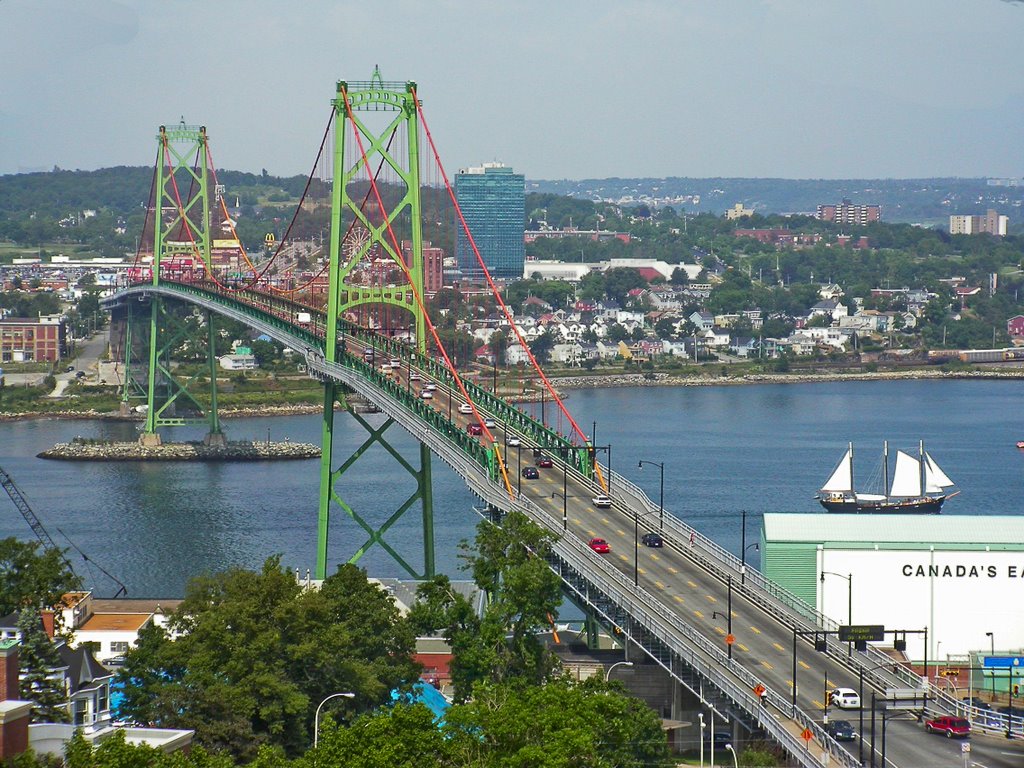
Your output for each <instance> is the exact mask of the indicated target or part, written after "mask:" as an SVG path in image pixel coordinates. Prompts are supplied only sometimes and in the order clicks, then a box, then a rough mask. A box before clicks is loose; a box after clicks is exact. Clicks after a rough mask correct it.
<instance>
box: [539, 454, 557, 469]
mask: <svg viewBox="0 0 1024 768" xmlns="http://www.w3.org/2000/svg"><path fill="white" fill-rule="evenodd" d="M536 463H537V466H538V467H540V468H541V469H550V468H551V467H553V466H554V463H553V462H552V461H551V459H549V458H548V457H547V456H541V457H539V458H538V459H537V462H536Z"/></svg>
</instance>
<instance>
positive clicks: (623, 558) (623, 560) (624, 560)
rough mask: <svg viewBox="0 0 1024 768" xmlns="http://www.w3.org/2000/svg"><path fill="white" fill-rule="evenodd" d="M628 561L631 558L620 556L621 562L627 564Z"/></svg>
mask: <svg viewBox="0 0 1024 768" xmlns="http://www.w3.org/2000/svg"><path fill="white" fill-rule="evenodd" d="M628 559H629V558H627V557H626V556H625V555H619V560H621V561H622V562H624V563H625V562H626V561H627V560H628Z"/></svg>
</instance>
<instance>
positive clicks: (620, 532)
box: [605, 521, 626, 538]
mask: <svg viewBox="0 0 1024 768" xmlns="http://www.w3.org/2000/svg"><path fill="white" fill-rule="evenodd" d="M605 522H607V521H605ZM615 532H616V533H617V534H619V536H622V537H623V538H625V536H626V532H625V531H624V530H622V529H621V528H616V529H615Z"/></svg>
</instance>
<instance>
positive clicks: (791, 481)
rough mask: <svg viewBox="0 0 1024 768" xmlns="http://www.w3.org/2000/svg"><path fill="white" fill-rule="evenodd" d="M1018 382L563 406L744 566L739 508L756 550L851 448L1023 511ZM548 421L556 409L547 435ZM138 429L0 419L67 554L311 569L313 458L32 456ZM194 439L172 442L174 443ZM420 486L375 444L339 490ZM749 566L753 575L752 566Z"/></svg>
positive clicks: (7, 462) (387, 505) (806, 503)
mask: <svg viewBox="0 0 1024 768" xmlns="http://www.w3.org/2000/svg"><path fill="white" fill-rule="evenodd" d="M1021 387H1022V384H1020V383H1018V382H1016V381H879V382H849V383H811V384H784V385H756V386H735V387H680V388H643V389H633V388H622V389H595V390H583V391H574V392H572V393H571V397H570V398H569V400H568V401H567V402H568V405H569V407H570V410H571V411H572V413H573V415H574V417H575V418H576V419H577V421H578V423H579V424H580V425H581V426H582V427H583V429H585V430H587V431H590V430H592V429H593V423H594V422H595V421H596V422H597V431H596V443H597V444H598V445H608V444H611V446H612V451H611V454H612V455H611V460H612V466H613V468H614V469H615V470H616V471H617V472H620V473H622V474H624V475H626V476H627V477H629V478H630V479H632V480H633V481H634V482H637V483H638V484H639V485H641V486H642V487H644V488H645V489H646V490H647V492H648V494H649V495H650V497H651V498H652V499H653V500H654V501H655V502H657V501H658V494H659V479H660V478H659V470H658V467H656V466H652V465H650V464H647V465H645V466H644V468H643V469H642V470H640V469H638V467H637V464H638V462H639V461H640V460H644V461H647V462H664V464H665V506H666V508H667V509H668V510H669V511H670V512H671V513H673V514H676V515H677V516H680V517H682V518H684V519H686V520H687V521H688V522H690V523H691V524H693V525H695V526H696V527H697V528H698V529H700V530H702V531H704V532H705V533H707V534H708V535H710V536H712V537H713V538H715V539H716V540H717V541H718V542H719V543H720V544H722V545H723V546H724V547H726V548H727V549H730V550H732V551H733V552H736V553H737V554H738V553H739V549H740V538H741V535H740V520H741V510H746V511H747V513H748V515H747V527H748V529H747V542H748V543H752V542H754V541H756V536H757V532H758V531H759V529H760V516H761V514H762V513H764V512H769V511H773V512H808V513H812V512H820V511H821V509H820V507H819V506H818V504H817V502H816V501H815V500H814V498H813V496H814V493H815V492H816V491H817V489H818V488H819V487H820V485H821V484H822V482H823V481H824V480H825V478H826V477H827V476H828V474H829V473H830V472H831V470H832V468H833V467H834V465H835V463H836V462H837V461H838V460H839V458H840V456H841V455H842V453H843V451H844V450H845V447H846V444H847V442H850V441H853V442H854V444H855V449H856V451H857V471H858V473H859V475H860V476H861V477H863V478H865V480H867V478H868V476H869V475H870V474H871V472H872V470H874V469H875V467H876V465H877V464H878V461H879V457H880V454H881V447H882V441H883V440H889V442H890V446H891V449H892V450H894V449H896V448H900V449H903V450H908V451H916V446H917V441H918V440H924V441H925V446H926V448H927V449H928V451H929V453H931V454H932V455H933V456H934V457H935V459H936V460H937V461H938V462H939V463H940V464H941V466H942V467H943V469H944V470H945V471H946V472H947V473H948V474H949V475H950V476H951V477H952V478H953V480H955V481H956V483H957V486H958V488H959V489H960V490H961V494H960V495H959V496H957V497H956V498H954V499H952V500H950V501H948V502H947V504H946V507H945V511H944V512H943V514H946V515H1005V514H1019V513H1020V503H1019V500H1020V499H1021V497H1022V491H1024V475H1022V471H1024V452H1022V451H1021V450H1019V449H1018V448H1016V445H1015V444H1016V441H1017V440H1019V439H1024V423H1022V421H1024V419H1022V417H1021V416H1019V415H1018V404H1019V398H1020V395H1021V391H1020V390H1021ZM528 407H530V406H528ZM533 407H534V408H536V406H533ZM552 410H553V409H551V408H550V405H549V406H548V411H547V415H548V419H549V422H550V421H551V415H552ZM538 415H539V414H538ZM370 418H371V419H373V418H376V417H370ZM556 426H557V424H556ZM563 426H564V425H563ZM136 429H137V426H136V425H135V424H128V423H112V422H98V421H59V420H36V421H24V422H13V423H0V466H2V467H3V468H4V469H6V470H7V471H8V472H9V473H10V474H11V475H12V476H13V477H14V479H15V482H16V483H17V484H18V486H19V487H20V488H21V490H22V492H23V493H24V494H25V495H26V496H27V498H28V500H29V503H30V504H31V506H32V507H33V509H34V510H35V512H36V514H37V515H38V516H39V517H40V519H41V520H42V522H43V524H44V526H45V527H46V528H47V529H48V530H49V531H50V534H51V536H53V538H54V539H55V540H56V541H57V543H58V544H59V545H61V546H65V547H66V546H70V545H69V540H70V541H72V542H74V544H75V545H76V546H77V547H78V548H80V549H81V551H82V552H84V553H86V555H88V557H89V559H90V560H92V561H94V562H95V563H98V564H100V565H101V566H103V567H104V568H105V569H107V570H108V571H110V572H111V573H112V574H114V575H115V576H117V577H118V578H119V579H120V580H121V581H123V582H124V583H125V584H126V585H127V586H128V589H129V591H130V594H131V595H132V596H138V597H142V596H159V597H172V596H177V595H180V594H181V593H182V591H183V589H184V585H185V582H186V581H187V579H188V577H189V576H192V575H195V574H198V573H201V572H204V571H213V570H219V569H222V568H224V567H227V566H232V565H237V566H244V567H250V568H255V567H258V566H259V565H260V564H261V563H262V562H263V560H264V559H265V558H266V557H267V556H269V555H271V554H280V555H281V557H282V562H283V563H284V564H285V565H287V566H289V567H294V568H298V569H299V570H300V571H301V572H303V573H304V572H305V570H306V568H311V567H313V564H314V560H315V540H316V508H317V496H318V488H317V484H318V481H319V461H318V460H309V461H298V462H276V463H271V462H264V463H253V464H135V463H110V464H94V463H66V462H51V461H44V460H42V459H37V458H35V455H36V454H37V453H38V452H39V451H41V450H43V449H45V448H48V447H50V446H52V445H53V444H54V443H56V442H60V441H64V440H68V439H71V438H73V437H75V436H76V435H81V436H83V437H97V438H114V439H133V438H134V435H135V434H136ZM226 429H227V431H228V433H229V436H230V438H231V439H233V440H240V439H256V440H265V439H267V437H268V434H269V436H270V439H271V440H284V439H286V438H288V439H291V440H301V441H309V442H318V441H319V435H320V420H319V417H317V416H292V417H277V418H249V419H239V420H230V421H227V422H226ZM199 434H200V433H199V432H198V431H191V432H190V431H188V430H177V431H175V432H173V433H172V439H194V438H196V437H198V436H199ZM337 434H338V436H339V438H340V439H338V440H337V442H338V443H339V445H338V446H337V448H336V452H337V453H336V455H337V456H338V457H347V456H348V455H350V454H351V453H352V451H353V450H355V449H356V448H357V447H358V446H359V445H360V444H361V443H362V442H363V440H364V439H365V433H364V432H362V430H361V429H356V428H355V425H352V427H351V428H349V425H348V423H347V422H344V427H343V428H342V429H340V430H337ZM387 435H388V437H389V439H390V440H391V441H392V443H393V444H395V445H397V446H398V447H399V448H400V449H402V450H403V451H404V452H405V453H406V455H409V456H416V455H417V454H416V452H415V445H414V443H413V442H412V440H411V439H409V438H408V437H406V436H405V434H404V433H403V432H402V431H401V429H400V428H399V427H397V426H394V427H392V428H391V429H390V430H389V431H388V433H387ZM601 455H602V457H603V458H602V460H603V461H604V460H606V454H605V453H604V452H602V454H601ZM433 468H434V473H433V474H434V496H435V537H436V550H437V565H438V570H441V571H444V572H446V573H449V574H451V575H453V576H457V575H459V570H458V566H459V559H458V549H457V545H458V542H459V541H460V540H462V539H466V538H471V537H472V535H473V530H474V527H475V525H476V523H477V521H478V519H479V518H478V517H477V515H476V514H475V513H474V512H473V510H472V506H473V503H474V499H473V497H472V495H471V494H470V493H469V492H468V491H467V490H466V489H465V487H464V486H463V484H462V482H461V480H460V479H459V478H458V477H456V476H455V475H454V474H452V473H451V472H450V471H449V470H448V469H447V467H445V466H444V465H443V464H442V463H441V462H440V461H435V462H434V466H433ZM413 488H414V484H413V481H412V478H411V477H409V476H408V475H406V473H405V471H404V470H402V469H401V468H400V467H398V465H397V464H395V463H394V461H393V460H392V459H391V458H390V456H388V455H387V454H386V453H385V452H384V451H383V450H382V449H381V448H380V447H379V446H375V447H373V448H371V449H370V450H368V451H367V452H366V454H364V456H363V457H362V458H361V459H360V460H359V462H357V463H356V465H355V466H354V468H353V469H352V470H350V472H348V473H346V475H344V476H343V477H342V478H341V480H339V482H338V485H337V492H338V493H339V495H340V496H341V497H342V498H344V499H345V500H346V501H347V502H348V503H349V504H350V505H351V506H352V507H353V508H354V509H355V510H356V511H358V512H359V513H360V514H361V515H363V516H364V517H365V518H366V519H367V520H368V521H369V522H371V524H372V525H374V526H379V525H380V524H382V523H383V521H384V520H385V519H386V518H387V517H388V516H389V515H390V513H391V511H393V510H394V509H396V508H398V507H399V506H400V505H401V503H402V502H403V501H404V500H405V499H406V498H407V496H408V495H409V494H410V493H411V492H412V490H413ZM965 523H966V521H965ZM6 536H18V537H20V538H25V539H28V538H31V531H30V530H29V528H28V525H27V524H26V523H25V521H24V520H23V519H22V517H21V515H20V514H19V513H18V511H17V510H16V509H15V507H14V505H13V504H11V503H10V502H9V500H8V499H7V498H6V496H5V495H4V496H0V538H2V537H6ZM420 537H421V524H420V521H419V518H418V516H417V515H416V514H415V513H412V512H410V513H409V514H407V516H406V517H405V518H404V519H403V520H401V521H399V522H398V523H397V524H396V525H395V526H394V527H393V528H392V529H391V531H390V532H389V533H388V534H387V536H386V538H387V540H388V541H389V542H390V543H391V544H392V545H393V546H394V547H395V548H396V549H398V550H399V551H400V552H402V553H403V554H405V555H406V556H407V557H408V558H409V559H410V561H411V562H412V563H413V564H414V565H416V566H417V567H418V566H419V564H420V562H419V553H420V551H421V545H420V544H419V541H420ZM366 538H367V535H366V533H365V532H364V531H363V530H362V529H360V528H359V527H358V526H357V525H356V524H355V523H354V522H353V521H351V520H350V519H349V518H348V517H347V516H345V515H343V513H341V511H340V510H339V509H337V508H335V512H334V517H333V520H332V529H331V550H330V559H331V562H332V564H336V563H338V562H342V561H344V560H346V559H347V558H348V557H349V556H350V555H351V553H352V552H354V551H355V550H356V549H357V548H358V547H359V546H360V545H362V544H363V543H364V542H365V541H366ZM750 555H751V557H750V558H749V559H750V560H751V561H752V562H753V563H756V562H757V555H756V553H754V552H751V553H750ZM72 562H73V563H74V564H75V565H76V568H79V570H80V571H81V572H82V573H83V575H84V576H85V578H86V580H87V582H88V583H89V585H90V586H92V587H94V588H95V589H96V591H97V593H98V594H101V595H103V594H112V593H113V591H114V589H115V588H114V586H113V585H112V584H111V582H109V581H107V580H106V579H105V578H104V577H103V576H102V575H101V574H99V573H98V572H97V571H95V569H92V568H90V566H89V564H88V563H86V562H85V561H84V560H83V558H82V557H81V556H80V555H78V554H77V553H75V552H74V550H72ZM361 564H362V565H363V566H364V567H366V568H367V569H368V571H369V572H370V573H371V575H375V576H405V575H406V574H405V573H404V571H403V570H402V569H401V568H400V567H399V566H398V565H397V564H395V563H394V562H393V561H392V560H391V559H390V557H389V556H388V555H387V554H386V553H384V552H383V551H382V550H381V549H380V548H377V547H375V548H373V549H372V550H371V551H370V553H369V554H368V555H367V556H365V557H364V558H363V559H362V561H361ZM332 567H333V565H332Z"/></svg>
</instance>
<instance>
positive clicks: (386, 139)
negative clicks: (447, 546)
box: [316, 69, 434, 579]
mask: <svg viewBox="0 0 1024 768" xmlns="http://www.w3.org/2000/svg"><path fill="white" fill-rule="evenodd" d="M415 90H416V84H415V83H412V82H406V83H396V82H385V81H383V80H382V79H381V76H380V72H379V70H377V69H374V73H373V77H372V78H371V80H370V81H369V82H339V83H338V84H337V89H336V93H335V98H334V99H333V101H332V104H333V107H334V127H335V130H334V153H333V158H334V165H333V169H334V180H333V189H332V201H331V240H330V262H329V267H328V269H329V275H330V280H329V294H328V302H327V328H326V334H325V340H324V355H325V357H326V358H327V360H328V361H329V362H334V361H335V360H336V359H337V357H338V355H339V354H340V353H341V350H340V349H339V342H340V339H339V333H338V322H339V320H341V319H342V318H343V317H345V316H346V315H349V316H352V317H355V318H356V319H357V321H359V322H362V323H364V324H366V323H369V324H373V325H375V326H376V327H377V328H380V329H383V330H385V332H391V333H394V329H395V328H402V329H403V331H404V332H405V333H406V334H407V341H409V343H410V344H414V349H415V351H416V352H418V353H420V354H423V353H424V352H425V351H426V343H425V334H426V319H425V317H424V315H423V312H422V311H421V308H420V303H419V302H418V301H417V300H416V296H419V297H420V298H421V299H422V296H423V235H422V221H421V208H420V178H419V144H418V139H419V120H418V115H417V109H416V106H417V105H416V101H415V99H416V94H415ZM396 137H398V141H395V139H396ZM346 142H350V143H349V144H348V145H347V149H348V156H349V157H348V159H346ZM395 145H397V146H398V147H399V148H398V149H393V147H394V146H395ZM381 170H383V171H384V172H385V175H386V178H387V179H388V182H387V191H386V196H387V201H386V203H385V202H384V200H383V198H381V197H380V195H381V192H380V191H379V189H377V187H376V186H371V179H375V178H376V176H377V175H378V174H379V173H380V171H381ZM385 205H386V206H387V207H386V210H385ZM396 231H398V232H401V238H402V239H401V240H398V237H399V236H398V235H396V234H395V233H396ZM382 263H383V264H389V263H390V264H392V265H393V266H394V269H392V270H390V276H389V277H387V278H385V279H382V280H366V279H365V275H366V274H367V270H370V271H371V272H374V271H375V273H376V274H378V275H379V274H380V273H381V270H380V265H381V264H382ZM414 291H415V295H414ZM393 318H402V319H403V320H404V322H402V321H398V322H396V321H395V320H394V319H393ZM388 325H390V326H391V328H390V329H389V328H388V327H387V326H388ZM340 395H341V392H340V388H339V387H338V386H337V385H335V384H332V383H330V382H328V383H326V384H325V385H324V407H323V428H322V432H323V436H322V442H321V448H322V451H323V453H322V458H321V465H320V503H319V511H318V520H317V564H316V576H317V578H320V579H322V578H325V577H326V575H327V539H328V535H327V534H328V528H329V524H330V514H331V510H332V507H333V506H334V505H337V506H338V507H340V508H341V509H342V510H343V511H344V512H345V514H347V515H348V516H349V517H350V518H351V519H352V520H354V521H355V522H356V523H357V524H358V525H359V527H360V528H362V529H363V531H364V532H365V534H366V537H367V538H366V540H365V542H364V543H363V544H362V545H361V546H360V547H359V548H358V549H357V550H356V552H355V553H354V554H353V555H352V556H351V558H350V560H349V562H357V561H358V560H359V559H360V558H361V557H362V556H363V555H364V554H365V553H366V552H367V550H368V549H369V548H370V547H372V546H373V545H374V544H377V545H379V546H381V547H383V548H384V549H385V550H386V551H387V552H388V553H389V554H390V555H391V557H392V558H394V559H395V561H396V562H398V563H399V564H400V565H401V566H402V567H403V568H404V569H405V570H406V571H407V572H408V573H409V574H410V575H411V576H413V577H414V578H426V577H430V576H433V575H434V533H433V527H434V519H433V515H434V510H433V492H432V488H431V470H430V450H429V449H428V448H427V446H425V445H423V444H422V443H421V444H420V446H419V462H418V463H419V466H418V468H417V467H415V466H414V465H413V464H412V463H410V461H408V460H407V459H406V458H405V457H403V456H402V455H401V454H400V453H399V451H398V450H397V449H396V448H395V447H394V446H392V445H391V444H390V443H389V442H388V441H387V439H386V437H385V432H386V431H387V430H388V428H389V427H391V426H392V424H393V423H394V422H393V421H392V420H391V419H387V420H386V421H385V422H384V423H383V424H382V425H381V426H380V427H374V426H373V425H372V424H370V423H369V422H368V421H367V420H366V419H364V418H363V417H362V416H361V415H360V414H359V413H357V412H356V410H355V409H354V408H353V406H352V403H351V402H350V401H349V400H347V399H343V400H341V402H343V403H344V405H345V407H346V408H347V410H348V413H349V415H350V416H351V417H352V419H353V420H354V421H355V422H356V423H357V424H359V425H361V426H362V427H363V429H365V430H366V433H367V438H366V440H365V441H364V442H363V443H362V445H360V446H359V448H357V449H356V451H355V452H354V453H353V454H352V455H351V456H350V457H349V458H348V459H347V460H345V461H344V462H342V463H341V465H340V466H337V467H336V466H335V464H334V460H333V453H334V452H333V447H334V430H335V415H334V405H335V403H336V402H338V401H339V396H340ZM375 443H376V444H379V445H380V446H382V447H383V448H384V449H385V450H386V451H387V453H389V454H390V455H391V456H392V458H394V460H395V462H397V464H398V466H399V467H400V468H401V469H402V470H404V471H405V472H407V473H408V474H409V475H411V476H412V477H413V478H414V480H415V488H414V490H413V491H412V493H411V494H410V495H409V497H408V498H407V499H406V500H405V501H404V502H403V503H402V504H401V505H400V506H399V508H398V509H397V510H395V511H394V512H393V513H391V515H390V516H389V517H388V518H387V519H386V520H385V521H384V522H383V524H382V525H380V526H379V527H374V526H373V525H371V524H370V523H369V522H367V520H366V519H365V517H364V516H363V515H362V514H360V513H358V512H357V511H356V510H355V509H353V508H352V507H351V506H350V505H349V504H347V503H346V502H345V501H344V499H343V498H342V495H341V489H340V482H341V480H342V478H343V476H344V475H345V473H346V472H347V471H348V470H350V469H351V468H352V467H353V465H354V464H355V462H356V461H357V460H358V459H359V458H360V456H361V455H362V454H363V453H364V452H365V451H367V450H368V449H369V448H370V447H371V446H373V445H374V444H375ZM417 502H419V506H420V508H421V511H422V526H423V527H422V531H423V569H422V571H417V570H416V569H415V568H414V567H413V566H412V565H411V564H410V563H409V562H408V560H406V559H405V557H403V556H402V555H401V554H400V553H399V552H398V551H396V550H395V549H394V548H393V547H392V546H391V545H390V544H389V543H388V542H387V541H386V539H385V534H386V533H387V531H388V530H389V529H390V528H391V527H392V526H393V525H394V524H395V523H396V522H397V521H398V520H399V519H400V518H401V517H402V516H403V515H404V514H405V513H406V512H407V511H409V510H410V509H411V508H413V506H414V505H415V504H416V503H417Z"/></svg>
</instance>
